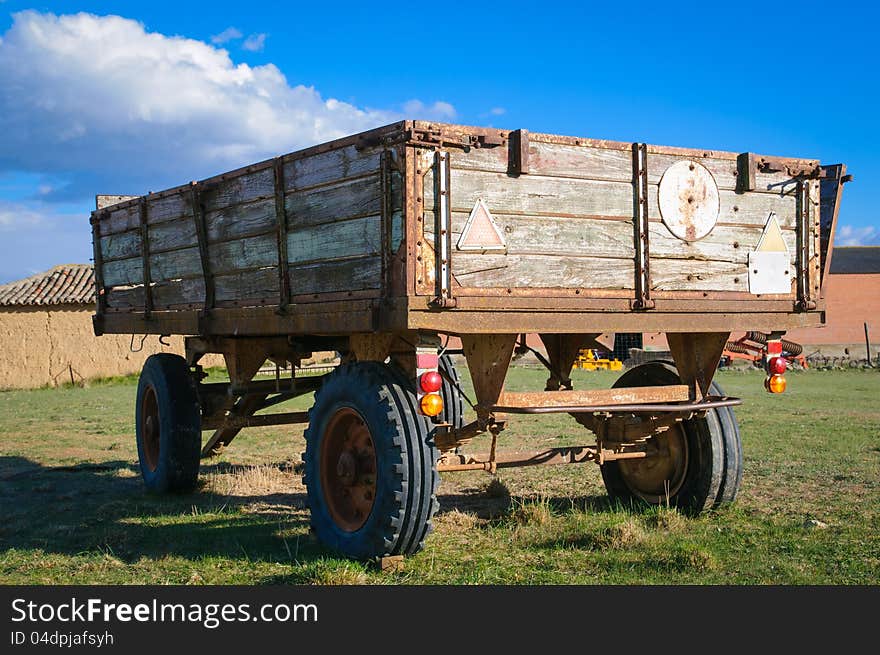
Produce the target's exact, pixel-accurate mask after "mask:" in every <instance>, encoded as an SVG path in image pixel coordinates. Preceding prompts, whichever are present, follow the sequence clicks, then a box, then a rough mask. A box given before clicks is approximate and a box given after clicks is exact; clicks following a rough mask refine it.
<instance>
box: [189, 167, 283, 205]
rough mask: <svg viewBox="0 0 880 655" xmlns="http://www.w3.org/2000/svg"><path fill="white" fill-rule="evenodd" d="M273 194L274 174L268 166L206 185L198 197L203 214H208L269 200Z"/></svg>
mask: <svg viewBox="0 0 880 655" xmlns="http://www.w3.org/2000/svg"><path fill="white" fill-rule="evenodd" d="M274 194H275V173H274V171H273V170H272V167H271V166H270V167H268V168H263V169H261V170H258V171H254V172H252V173H244V174H243V175H239V176H237V177H233V178H230V179H228V180H225V181H223V182H217V183H212V184H206V185H204V186H203V188H202V189H201V193H200V196H199V197H200V199H201V202H202V205H203V206H204V208H205V212H210V211H214V210H217V209H222V208H225V207H228V206H229V205H236V204H240V203H244V202H252V201H254V200H260V199H263V198H271V197H272V196H273V195H274Z"/></svg>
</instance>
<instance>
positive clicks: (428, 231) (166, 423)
mask: <svg viewBox="0 0 880 655" xmlns="http://www.w3.org/2000/svg"><path fill="white" fill-rule="evenodd" d="M848 179H849V176H847V175H846V169H845V167H844V166H843V165H832V166H823V165H821V164H820V163H819V162H818V161H815V160H810V159H790V158H780V157H769V156H761V155H756V154H754V153H748V152H745V153H729V152H716V151H704V150H688V149H682V148H671V147H661V146H653V145H648V144H644V143H617V142H610V141H597V140H592V139H586V138H575V137H564V136H557V135H552V134H538V133H529V132H528V131H527V130H514V131H508V130H499V129H490V128H476V127H464V126H458V125H446V124H438V123H428V122H421V121H402V122H399V123H395V124H393V125H388V126H386V127H382V128H379V129H375V130H371V131H369V132H364V133H362V134H358V135H354V136H351V137H347V138H343V139H339V140H336V141H333V142H330V143H327V144H323V145H319V146H315V147H312V148H307V149H305V150H301V151H298V152H294V153H291V154H287V155H284V156H280V157H277V158H275V159H271V160H267V161H264V162H261V163H258V164H254V165H252V166H247V167H245V168H242V169H239V170H236V171H232V172H230V173H225V174H223V175H219V176H216V177H213V178H210V179H207V180H203V181H200V182H193V183H190V184H187V185H184V186H180V187H176V188H173V189H169V190H167V191H162V192H159V193H151V194H148V195H145V196H139V197H126V196H99V197H98V208H97V210H96V211H95V212H94V213H93V214H92V218H91V223H92V229H93V239H94V254H95V269H96V281H97V287H98V289H97V291H98V296H97V297H98V303H97V312H96V315H95V321H94V322H95V332H96V334H99V335H100V334H104V333H132V334H158V335H163V334H183V335H187V336H188V338H187V340H186V353H185V357H180V356H176V355H157V356H153V357H151V358H150V359H149V360H148V361H147V363H146V364H145V366H144V370H143V372H142V375H141V380H140V384H139V386H138V401H137V412H136V413H137V416H136V430H137V442H138V454H139V458H140V464H141V470H142V473H143V477H144V480H145V482H146V484H147V486H148V487H149V488H150V489H152V490H155V491H179V490H186V489H191V488H192V487H193V486H194V484H195V481H196V478H197V475H198V467H199V459H200V456H210V455H211V454H213V453H214V452H216V451H217V450H219V449H222V448H223V447H224V446H226V445H227V444H229V443H230V441H231V440H232V439H233V438H234V437H235V435H236V434H238V432H239V431H240V430H241V429H243V428H245V427H249V426H256V425H275V424H288V423H308V424H309V425H308V428H307V430H306V442H307V445H306V452H305V454H304V460H305V475H304V478H305V483H306V485H307V488H308V499H309V504H310V507H311V512H312V522H313V525H314V527H315V530H316V532H317V534H318V536H319V537H320V538H321V539H322V540H323V541H324V542H325V543H327V544H328V545H329V546H330V547H332V548H335V549H337V550H339V551H341V552H343V553H346V554H348V555H351V556H355V557H365V558H368V557H375V556H382V555H395V554H407V553H412V552H415V551H417V550H418V549H419V548H420V547H421V545H422V543H423V541H424V539H425V537H426V536H427V534H428V532H429V531H430V524H431V517H432V516H433V514H434V512H435V511H436V509H437V502H436V496H435V492H436V489H437V484H438V481H439V476H438V472H440V471H455V470H470V469H485V470H488V471H495V470H496V469H497V468H498V467H503V466H514V465H527V464H534V463H542V462H547V461H569V462H580V461H593V462H596V463H597V464H599V465H600V467H601V470H602V475H603V478H604V480H605V483H606V487H607V489H608V491H609V493H610V494H612V495H613V496H615V497H617V498H620V499H622V500H625V501H635V500H638V501H647V502H650V503H658V502H671V503H672V504H675V505H678V506H680V507H682V508H685V509H688V510H691V511H700V510H702V509H705V508H709V507H713V506H716V505H718V504H720V503H724V502H729V501H732V500H733V499H734V498H735V496H736V493H737V489H738V487H739V482H740V477H741V472H742V451H741V446H740V442H739V432H738V428H737V424H736V418H735V416H734V414H733V410H732V409H731V408H732V406H734V405H736V404H738V403H739V402H740V401H739V400H738V399H735V398H730V397H727V396H725V395H724V394H723V392H722V391H721V390H720V389H719V388H718V386H717V384H715V383H714V382H713V375H714V371H715V369H716V367H717V365H718V361H719V358H720V356H721V353H722V350H723V348H724V346H725V343H726V342H727V339H728V336H729V334H730V332H731V331H739V330H761V331H764V332H767V333H770V339H769V347H770V352H771V353H772V352H773V349H772V346H773V344H774V343H778V342H779V339H780V338H781V335H782V333H783V332H784V331H785V330H788V329H791V328H795V327H805V326H814V325H819V324H821V323H822V322H823V319H824V315H823V300H822V279H823V277H824V274H825V271H826V269H827V261H828V260H829V259H830V257H829V255H830V249H831V242H832V235H833V232H834V225H835V222H836V215H837V207H838V204H839V197H840V191H841V188H842V185H843V183H844V182H845V181H847V180H848ZM649 331H650V332H664V333H666V335H667V339H668V343H669V347H670V350H671V353H672V356H673V359H674V363H673V362H652V363H649V364H647V365H643V366H639V367H636V368H633V369H631V370H629V371H626V372H625V373H624V374H623V375H622V376H621V378H620V379H619V380H618V382H617V383H616V384H615V385H614V388H613V389H610V390H603V391H578V390H574V389H572V385H571V381H570V377H569V376H570V372H571V368H572V365H573V363H574V361H575V359H576V357H577V354H578V351H579V350H580V349H581V348H583V347H591V346H592V345H594V340H595V338H596V337H597V336H598V335H599V334H600V333H603V332H649ZM526 333H537V334H539V335H540V337H541V339H542V340H543V342H544V344H545V346H546V353H547V356H546V357H541V360H542V362H543V363H544V364H545V366H546V367H547V368H548V370H549V379H548V380H547V385H546V388H545V389H544V390H535V391H534V392H528V393H510V392H506V391H505V390H504V379H505V376H506V373H507V370H508V366H509V364H510V361H511V358H512V355H513V353H514V349H515V348H525V347H527V346H526V343H525V340H524V338H523V335H525V334H526ZM449 336H457V337H460V339H461V344H462V352H463V355H464V357H465V359H466V361H467V365H468V368H469V369H470V373H471V376H472V379H473V384H474V393H475V396H476V398H475V399H474V402H473V405H474V409H475V410H476V412H475V413H476V417H475V419H474V420H473V421H470V422H467V423H465V421H464V418H463V417H464V413H463V401H464V400H465V399H464V395H463V392H462V391H461V389H460V386H459V384H458V376H457V373H456V371H455V368H454V366H453V365H452V362H451V360H450V359H449V358H448V357H447V354H446V352H445V345H446V343H447V339H448V337H449ZM324 350H335V351H338V352H339V353H340V355H341V361H342V364H341V365H340V366H338V367H337V368H335V369H334V370H333V371H332V372H331V373H328V374H327V375H324V376H321V377H307V376H303V375H301V373H300V371H299V368H298V367H299V364H300V362H301V361H302V360H303V359H304V358H306V357H308V356H309V355H310V353H312V352H314V351H324ZM208 353H219V354H222V355H223V356H224V357H225V360H226V363H227V367H228V370H229V375H230V380H231V381H230V382H229V383H228V384H225V383H221V384H217V383H213V384H209V383H205V382H204V377H203V374H202V370H201V368H200V366H199V361H200V359H201V358H202V357H203V356H204V355H206V354H208ZM267 359H268V360H271V361H273V362H275V363H276V364H279V365H282V364H287V363H289V364H291V370H292V371H293V373H292V375H291V376H290V377H289V378H285V379H275V380H268V381H265V380H264V381H255V380H254V376H255V374H256V372H257V371H258V369H259V368H260V367H261V366H262V365H263V364H264V363H265V361H266V360H267ZM774 366H775V367H778V362H775V360H771V362H770V363H768V368H769V369H771V370H769V371H768V373H771V374H772V375H768V386H770V387H771V389H772V390H774V391H778V390H779V387H780V386H781V385H783V384H784V378H782V373H781V372H780V371H779V370H775V369H774ZM771 382H772V384H771ZM311 392H316V395H315V401H314V405H313V407H312V408H311V410H309V412H308V413H305V412H282V413H275V414H261V413H258V412H260V411H261V410H263V409H266V408H268V407H271V406H275V405H277V404H278V403H281V402H283V401H285V400H288V399H290V398H293V397H295V396H298V395H302V394H305V393H311ZM546 412H560V413H568V414H571V415H572V416H573V417H574V418H575V419H576V420H577V421H578V422H579V423H580V424H582V425H583V426H585V427H586V428H588V429H589V430H590V431H592V432H593V433H594V434H595V438H596V442H595V444H592V445H588V446H583V447H579V448H561V449H551V450H545V451H542V452H538V453H535V454H533V455H531V456H519V457H513V458H511V457H510V456H505V454H504V453H503V450H498V451H496V442H497V441H498V438H499V434H501V432H502V430H503V428H504V427H505V425H506V419H505V415H511V414H517V413H546ZM206 430H207V431H211V434H210V436H209V437H208V438H207V439H206V440H205V442H204V443H203V439H202V432H203V431H206ZM486 432H488V433H491V437H492V446H491V452H490V453H489V454H488V455H486V456H484V457H475V456H471V455H464V454H461V452H460V450H459V449H460V447H461V446H463V445H465V444H466V443H467V442H468V441H470V440H471V439H472V438H473V437H475V436H476V435H478V434H481V433H486Z"/></svg>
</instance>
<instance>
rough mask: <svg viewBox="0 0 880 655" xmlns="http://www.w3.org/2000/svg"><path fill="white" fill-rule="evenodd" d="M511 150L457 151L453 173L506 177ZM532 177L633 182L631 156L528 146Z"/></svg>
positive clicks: (452, 162) (546, 145) (555, 145)
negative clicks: (478, 171) (494, 174)
mask: <svg viewBox="0 0 880 655" xmlns="http://www.w3.org/2000/svg"><path fill="white" fill-rule="evenodd" d="M507 158H508V148H507V147H505V146H502V147H496V148H472V149H471V151H470V152H467V153H465V152H458V151H454V152H453V153H452V155H451V159H450V165H451V166H452V168H453V170H455V169H463V170H484V171H494V172H496V173H507V170H508V165H509V164H508V160H507ZM529 174H530V175H547V176H559V177H574V178H581V179H599V180H615V181H618V182H630V181H631V180H632V154H631V153H630V152H629V151H626V150H609V149H606V148H592V147H587V146H575V145H567V144H559V143H541V142H539V141H532V142H531V143H530V144H529Z"/></svg>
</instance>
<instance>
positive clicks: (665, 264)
mask: <svg viewBox="0 0 880 655" xmlns="http://www.w3.org/2000/svg"><path fill="white" fill-rule="evenodd" d="M793 272H794V268H792V273H793ZM748 278H749V275H748V268H747V266H746V264H743V263H735V262H706V261H697V260H686V259H664V258H659V257H657V258H655V257H651V288H652V289H654V290H658V291H707V292H708V291H742V292H745V293H748V291H749V279H748ZM792 278H794V276H793V275H792Z"/></svg>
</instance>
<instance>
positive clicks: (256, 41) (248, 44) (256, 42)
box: [241, 34, 266, 52]
mask: <svg viewBox="0 0 880 655" xmlns="http://www.w3.org/2000/svg"><path fill="white" fill-rule="evenodd" d="M265 47H266V35H265V34H251V35H250V36H249V37H248V38H246V39H245V40H244V43H242V44H241V49H242V50H248V51H250V52H262V51H263V48H265Z"/></svg>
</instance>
